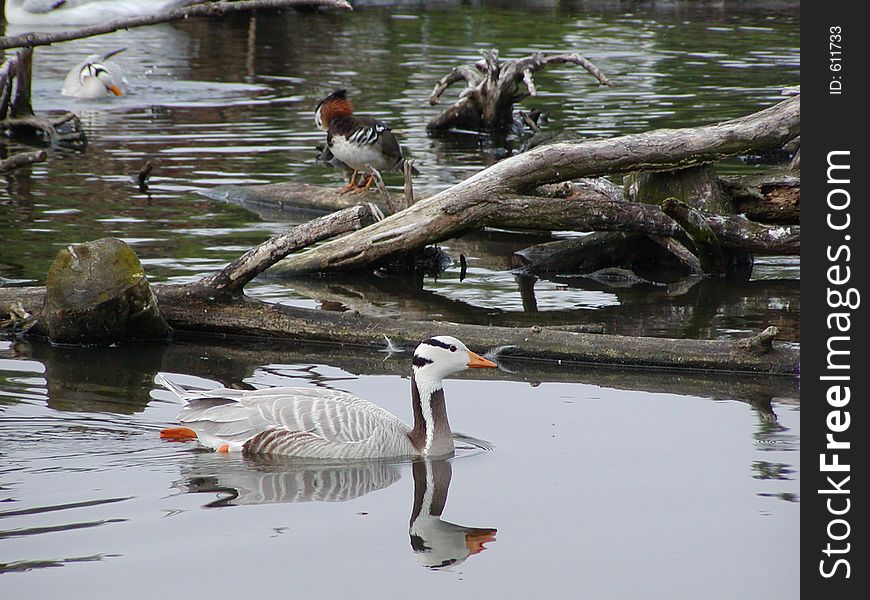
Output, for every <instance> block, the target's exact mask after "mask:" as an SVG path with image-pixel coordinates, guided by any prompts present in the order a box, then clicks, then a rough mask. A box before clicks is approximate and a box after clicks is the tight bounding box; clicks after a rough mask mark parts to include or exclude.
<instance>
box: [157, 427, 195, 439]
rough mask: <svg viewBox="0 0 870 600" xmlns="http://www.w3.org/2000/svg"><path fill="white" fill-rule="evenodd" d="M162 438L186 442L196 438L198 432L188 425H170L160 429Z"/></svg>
mask: <svg viewBox="0 0 870 600" xmlns="http://www.w3.org/2000/svg"><path fill="white" fill-rule="evenodd" d="M160 438H161V439H164V440H170V441H173V442H186V441H188V440H195V439H196V432H195V431H194V430H193V429H190V428H188V427H168V428H166V429H161V430H160Z"/></svg>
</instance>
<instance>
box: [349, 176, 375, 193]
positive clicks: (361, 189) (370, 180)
mask: <svg viewBox="0 0 870 600" xmlns="http://www.w3.org/2000/svg"><path fill="white" fill-rule="evenodd" d="M367 177H368V179H366V182H365V185H363V186H361V187H357V188H356V190H354V193H356V194H359V193H360V192H366V191H368V189H369V188H370V187H372V184H373V183H374V182H375V178H374V176H373V175H368V176H367Z"/></svg>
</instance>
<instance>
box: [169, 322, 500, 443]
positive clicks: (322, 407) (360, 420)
mask: <svg viewBox="0 0 870 600" xmlns="http://www.w3.org/2000/svg"><path fill="white" fill-rule="evenodd" d="M412 365H413V372H412V375H411V404H412V407H413V411H414V426H413V427H411V426H409V425H407V424H406V423H404V422H403V421H402V420H400V419H399V418H398V417H396V416H394V415H393V414H391V413H389V412H387V411H386V410H384V409H383V408H381V407H380V406H377V405H376V404H372V403H371V402H368V401H366V400H363V399H362V398H357V397H356V396H353V395H351V394H348V393H347V392H340V391H335V390H329V389H323V388H267V389H261V390H234V389H227V388H219V389H214V390H186V389H184V388H182V387H180V386H178V385H177V384H174V383H172V382H170V381H168V380H166V378H165V377H163V376H162V375H158V382H160V383H162V384H163V385H164V386H165V387H167V388H168V389H169V390H171V391H172V392H174V393H175V394H176V395H177V396H178V397H180V398H182V399H183V400H184V401H185V406H184V408H183V409H182V411H181V414H179V417H178V419H179V421H180V422H181V424H182V425H183V426H184V427H180V428H170V429H164V430H163V431H162V432H161V437H164V438H174V439H178V438H184V437H196V438H198V439H199V441H200V443H201V444H203V445H204V446H207V447H209V448H212V449H214V450H217V451H219V452H231V451H243V452H247V453H253V454H274V455H283V456H293V457H299V458H337V459H352V460H360V459H373V458H398V457H415V456H425V457H440V456H450V455H451V454H453V450H454V445H453V433H452V432H451V430H450V423H449V422H448V420H447V407H446V405H445V402H444V390H443V381H442V380H443V378H444V377H446V376H448V375H450V374H451V373H456V372H458V371H462V370H464V369H466V368H469V367H471V368H474V367H496V366H497V365H496V364H495V363H494V362H492V361H489V360H487V359H485V358H483V357H482V356H479V355H477V354H475V353H474V352H472V351H470V350H469V349H468V348H467V347H466V346H465V344H463V343H462V342H460V341H459V340H457V339H456V338H454V337H450V336H446V335H445V336H437V337H433V338H430V339H428V340H426V341H424V342H422V343H421V344H420V345H419V346H417V349H416V350H415V351H414V358H413V361H412Z"/></svg>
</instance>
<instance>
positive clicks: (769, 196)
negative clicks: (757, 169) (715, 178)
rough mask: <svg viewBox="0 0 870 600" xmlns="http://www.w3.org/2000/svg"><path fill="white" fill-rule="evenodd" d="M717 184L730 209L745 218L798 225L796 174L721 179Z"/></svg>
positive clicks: (798, 187)
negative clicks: (732, 206) (730, 204)
mask: <svg viewBox="0 0 870 600" xmlns="http://www.w3.org/2000/svg"><path fill="white" fill-rule="evenodd" d="M719 181H720V183H721V185H722V189H723V191H724V192H725V193H726V194H728V195H729V197H730V198H731V202H732V204H734V209H735V210H736V211H737V212H738V213H740V214H743V215H745V216H746V217H747V218H749V219H752V220H753V221H758V222H760V223H773V224H782V225H794V224H797V223H800V205H801V185H800V174H799V173H798V174H796V173H794V172H786V173H767V174H764V175H748V176H746V175H744V176H732V177H721V178H720V180H719Z"/></svg>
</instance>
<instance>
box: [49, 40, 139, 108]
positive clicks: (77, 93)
mask: <svg viewBox="0 0 870 600" xmlns="http://www.w3.org/2000/svg"><path fill="white" fill-rule="evenodd" d="M124 50H126V48H118V49H117V50H112V51H111V52H106V53H105V54H91V55H90V56H88V57H87V58H86V59H84V60H83V61H82V62H80V63H79V64H77V65H76V66H74V67H73V68H72V69H70V71H69V73H67V75H66V78H65V79H64V81H63V88H62V89H61V90H60V93H61V94H62V95H64V96H72V97H74V98H86V99H90V100H93V99H96V98H105V97H106V96H111V95H115V96H123V95H124V92H123V90H122V89H121V87H120V86H119V85H118V84H119V82H120V80H121V70H120V68H119V67H118V65H117V64H115V63H113V62H107V61H108V60H109V59H110V58H111V57H113V56H115V55H116V54H118V53H120V52H123V51H124Z"/></svg>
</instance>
